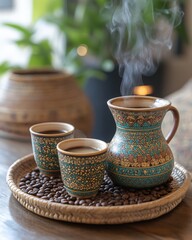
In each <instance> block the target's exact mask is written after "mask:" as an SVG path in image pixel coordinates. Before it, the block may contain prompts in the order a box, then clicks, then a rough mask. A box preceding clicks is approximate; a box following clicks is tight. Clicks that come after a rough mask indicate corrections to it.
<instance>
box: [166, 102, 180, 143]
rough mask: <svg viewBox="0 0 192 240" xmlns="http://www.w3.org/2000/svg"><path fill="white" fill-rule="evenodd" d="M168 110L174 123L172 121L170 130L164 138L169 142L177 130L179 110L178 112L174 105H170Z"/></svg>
mask: <svg viewBox="0 0 192 240" xmlns="http://www.w3.org/2000/svg"><path fill="white" fill-rule="evenodd" d="M168 111H171V112H172V114H173V120H174V123H173V128H172V130H171V131H170V132H169V133H168V135H167V137H166V138H165V140H166V141H167V143H169V142H170V141H171V139H172V138H173V137H174V135H175V133H176V131H177V128H178V126H179V112H178V110H177V109H176V108H175V107H173V106H170V108H169V109H168Z"/></svg>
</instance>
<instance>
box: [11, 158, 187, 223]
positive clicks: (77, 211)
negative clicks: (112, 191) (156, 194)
mask: <svg viewBox="0 0 192 240" xmlns="http://www.w3.org/2000/svg"><path fill="white" fill-rule="evenodd" d="M35 167H36V164H35V161H34V157H33V155H32V154H31V155H28V156H25V157H23V158H21V159H18V160H17V161H16V162H15V163H14V164H13V165H12V166H11V167H10V168H9V171H8V173H7V183H8V185H9V187H10V189H11V191H12V193H13V195H14V197H15V198H16V199H17V200H18V201H19V202H20V203H21V205H23V206H24V207H25V208H27V209H28V210H30V211H31V212H34V213H36V214H38V215H40V216H43V217H47V218H52V219H56V220H62V221H68V222H76V223H87V224H121V223H128V222H136V221H143V220H148V219H153V218H157V217H159V216H161V215H163V214H166V213H168V212H169V211H171V210H172V209H174V208H175V207H176V206H177V205H178V204H179V203H180V202H181V201H182V199H183V198H184V196H185V194H186V192H187V190H188V188H189V185H190V182H191V176H190V174H189V173H188V172H187V171H186V170H185V169H184V168H183V167H182V166H180V165H178V164H176V165H175V168H174V171H173V174H172V176H173V185H174V188H173V191H172V192H171V193H170V194H168V195H166V196H164V197H162V198H160V199H158V200H155V201H151V202H147V203H141V204H133V205H124V206H109V207H94V206H74V205H66V204H61V203H53V202H50V201H47V200H43V199H40V198H38V197H35V196H31V195H29V194H27V193H24V192H22V191H21V190H20V189H19V182H20V179H21V178H22V177H24V175H25V174H26V173H28V172H30V171H32V170H33V169H34V168H35Z"/></svg>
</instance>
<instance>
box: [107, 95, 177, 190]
mask: <svg viewBox="0 0 192 240" xmlns="http://www.w3.org/2000/svg"><path fill="white" fill-rule="evenodd" d="M107 104H108V106H109V108H110V110H111V113H112V115H113V117H114V119H115V122H116V133H115V135H114V137H113V139H112V141H111V142H110V144H109V147H108V152H107V159H106V160H107V171H108V174H109V176H110V177H111V179H112V180H113V182H114V183H116V184H118V185H122V186H125V187H134V188H146V187H152V186H156V185H159V184H162V183H164V182H166V181H167V180H168V178H169V177H170V175H171V172H172V169H173V166H174V158H173V154H172V152H171V149H170V148H169V146H168V143H169V142H170V140H171V139H172V138H173V136H174V134H175V132H176V130H177V127H178V124H179V113H178V111H177V109H176V108H175V107H173V106H171V103H170V102H169V101H168V100H165V99H161V98H156V97H148V96H127V97H117V98H113V99H111V100H109V101H108V102H107ZM168 111H170V112H171V113H172V114H173V118H174V121H173V128H172V129H171V131H170V132H169V134H168V136H167V137H166V138H164V136H163V133H162V130H161V123H162V121H163V118H164V116H165V114H166V113H167V112H168Z"/></svg>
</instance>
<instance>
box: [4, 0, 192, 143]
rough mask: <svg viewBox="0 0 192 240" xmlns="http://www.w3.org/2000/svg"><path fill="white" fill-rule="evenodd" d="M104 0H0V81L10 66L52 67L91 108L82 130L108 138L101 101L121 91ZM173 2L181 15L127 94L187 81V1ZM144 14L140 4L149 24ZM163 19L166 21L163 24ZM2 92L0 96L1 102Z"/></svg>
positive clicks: (191, 3) (168, 90) (190, 52)
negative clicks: (154, 63) (70, 79)
mask: <svg viewBox="0 0 192 240" xmlns="http://www.w3.org/2000/svg"><path fill="white" fill-rule="evenodd" d="M107 2H108V1H104V0H95V1H87V0H68V1H67V0H56V1H52V0H41V1H38V0H26V1H22V0H0V36H1V37H0V49H1V51H0V74H1V76H0V78H1V79H0V81H1V82H3V81H6V80H4V79H7V78H9V74H10V72H12V71H13V70H14V69H37V68H38V69H41V68H43V69H44V68H49V69H50V68H53V69H57V70H62V71H65V72H67V73H70V74H72V75H73V76H74V78H75V80H76V84H77V85H78V87H79V88H81V90H82V91H83V93H84V94H85V95H86V97H87V98H88V101H89V102H90V105H91V108H92V111H91V112H90V114H92V115H93V122H92V127H91V130H90V132H89V133H88V135H89V136H91V137H94V138H99V139H102V140H105V141H107V142H109V141H110V140H111V138H112V136H113V135H114V133H115V124H114V120H113V118H112V115H111V113H110V111H109V109H108V107H107V100H108V99H110V98H113V97H117V96H120V95H121V92H120V85H121V81H122V78H121V76H120V74H119V67H118V62H117V61H116V59H115V57H114V51H113V50H114V49H113V46H114V44H113V39H112V37H111V34H110V32H109V30H108V29H107V25H108V21H109V18H110V16H109V15H108V14H106V12H105V10H104V9H105V7H106V4H107ZM149 2H150V1H149ZM155 2H156V4H159V5H157V6H156V7H157V8H158V7H159V9H163V8H164V7H165V5H166V4H170V1H163V0H161V1H160V0H157V1H155ZM178 4H179V7H180V8H181V9H182V11H183V13H184V16H183V18H182V22H181V24H179V26H177V27H176V28H175V29H174V31H173V33H172V35H171V39H172V44H173V46H172V49H171V50H162V51H163V52H162V56H161V59H160V60H159V62H158V68H157V71H156V72H155V73H154V74H153V75H152V76H149V77H146V76H143V84H141V86H143V85H144V86H145V88H135V92H134V91H133V94H143V95H155V96H159V97H169V96H171V94H173V93H175V92H177V91H179V90H180V89H182V87H183V86H184V85H185V84H186V83H187V82H189V81H190V78H191V76H192V45H191V38H192V27H191V26H192V14H191V13H192V0H186V1H179V3H178ZM166 7H167V5H166ZM150 16H151V13H150V12H149V13H147V11H146V9H144V20H145V18H146V22H145V23H148V24H150ZM166 17H167V16H166ZM167 19H168V18H167ZM168 20H169V19H168ZM166 24H169V21H167V22H165V27H164V29H166ZM2 86H4V85H2V84H1V90H0V91H3V90H2V89H4V87H2ZM3 94H5V93H3ZM3 94H2V92H1V96H0V101H1V104H2V105H3V104H4V105H5V106H6V104H5V103H3V102H2V101H3V100H2V99H3V97H2V96H3ZM34 98H35V95H34ZM79 104H81V103H79ZM1 107H2V106H0V108H1ZM7 108H8V106H7ZM56 120H59V119H56ZM62 120H63V119H62ZM79 121H80V119H79ZM80 130H81V129H80Z"/></svg>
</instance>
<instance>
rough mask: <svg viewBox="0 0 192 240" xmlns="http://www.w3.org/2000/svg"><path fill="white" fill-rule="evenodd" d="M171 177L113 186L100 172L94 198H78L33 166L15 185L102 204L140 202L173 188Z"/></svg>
mask: <svg viewBox="0 0 192 240" xmlns="http://www.w3.org/2000/svg"><path fill="white" fill-rule="evenodd" d="M172 181H173V178H172V177H170V179H169V180H168V181H167V182H166V183H164V184H162V185H160V186H156V187H153V188H148V189H134V188H127V189H126V188H123V187H120V186H115V185H114V184H113V182H112V181H111V179H110V178H109V177H108V176H107V174H106V175H105V176H104V181H103V183H102V184H101V187H100V190H99V192H98V194H97V196H95V197H94V198H93V197H92V198H86V199H79V198H76V197H71V196H70V195H69V194H68V193H67V191H66V189H65V187H64V185H63V182H62V179H61V178H59V177H52V176H51V177H48V176H45V175H43V174H41V173H40V172H39V170H38V169H34V170H33V171H32V172H30V173H27V174H26V175H25V176H24V177H23V178H21V179H20V182H19V188H20V189H21V190H22V191H23V192H25V193H27V194H29V195H33V196H36V197H39V198H41V199H44V200H47V201H50V202H56V203H61V204H68V205H76V206H90V207H93V206H94V207H105V206H121V205H132V204H142V203H145V202H150V201H154V200H157V199H159V198H161V197H163V196H165V195H167V194H169V193H170V192H172V191H173V185H172Z"/></svg>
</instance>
